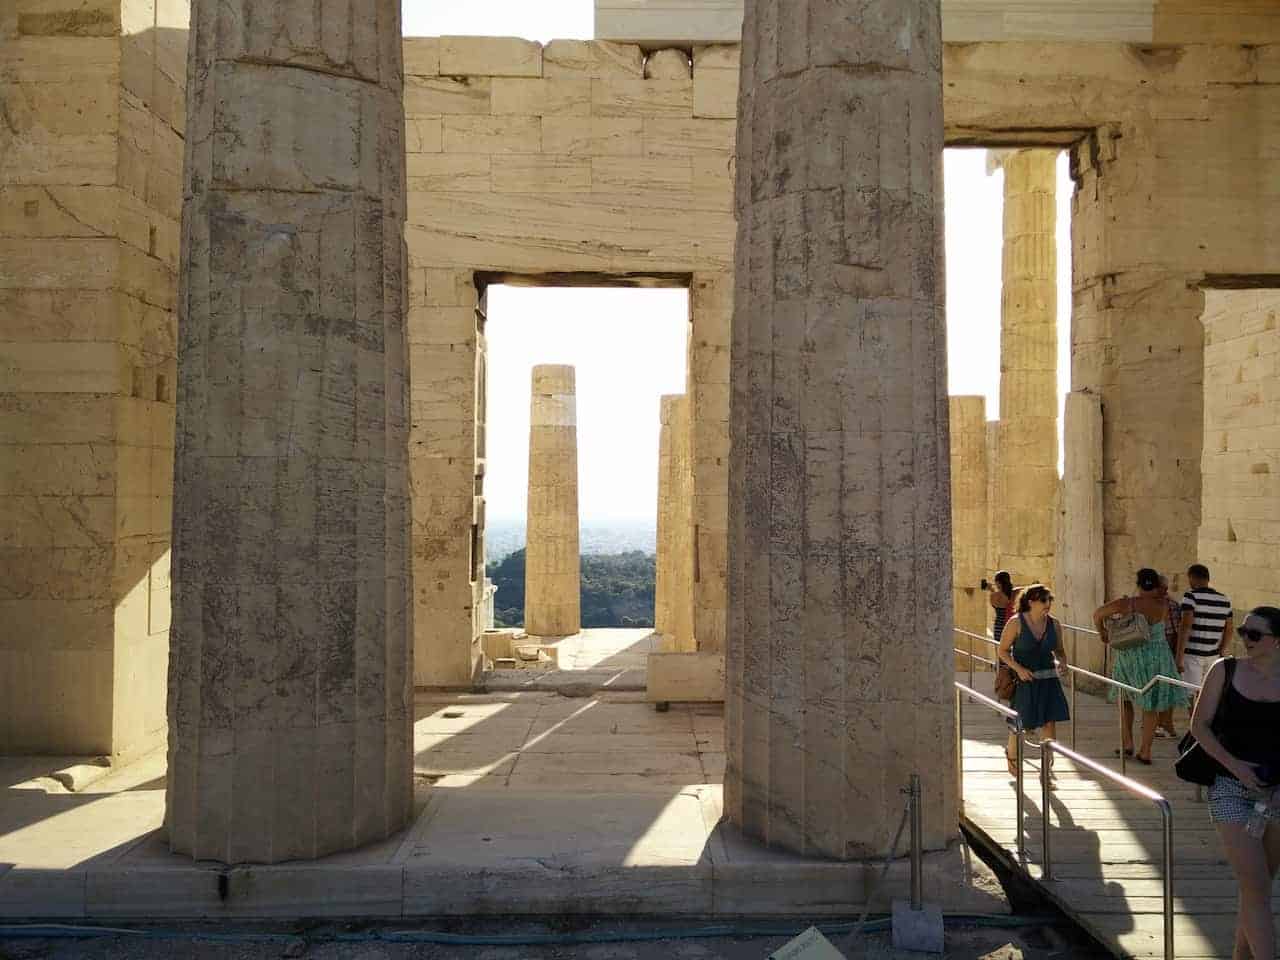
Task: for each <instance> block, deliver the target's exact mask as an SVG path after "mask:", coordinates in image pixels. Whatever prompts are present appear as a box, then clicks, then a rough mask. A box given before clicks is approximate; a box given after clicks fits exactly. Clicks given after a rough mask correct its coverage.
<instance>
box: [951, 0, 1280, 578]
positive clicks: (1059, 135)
mask: <svg viewBox="0 0 1280 960" xmlns="http://www.w3.org/2000/svg"><path fill="white" fill-rule="evenodd" d="M1254 9H1260V8H1254ZM1277 12H1280V11H1277ZM1188 16H1190V14H1188ZM1241 16H1245V14H1243V13H1242V14H1241ZM1258 16H1259V17H1261V16H1262V13H1261V12H1259V13H1258ZM1268 16H1269V17H1271V18H1272V19H1274V16H1275V14H1268ZM1224 19H1225V20H1226V21H1227V22H1226V23H1224V24H1220V25H1218V26H1216V27H1215V28H1214V29H1213V30H1211V31H1209V32H1207V33H1205V34H1204V36H1205V37H1214V36H1221V35H1223V34H1224V33H1229V32H1230V30H1231V27H1232V21H1231V19H1230V18H1229V17H1225V18H1224ZM1246 19H1247V18H1246ZM1249 22H1253V21H1249ZM1268 22H1271V21H1270V20H1268ZM1265 36H1266V35H1265V33H1262V34H1260V35H1259V37H1260V39H1263V40H1265ZM944 58H945V64H944V74H945V76H946V80H947V104H946V106H947V124H948V130H949V138H950V140H951V141H953V142H1005V143H1009V142H1017V141H1021V142H1038V143H1052V142H1070V141H1071V140H1075V139H1077V138H1082V139H1080V140H1079V142H1078V145H1077V146H1076V147H1075V148H1074V149H1073V150H1072V171H1073V176H1074V177H1075V179H1076V181H1077V184H1078V186H1077V191H1076V195H1075V198H1074V202H1073V218H1074V222H1073V263H1072V276H1073V289H1074V292H1073V300H1074V311H1073V314H1074V315H1073V319H1072V381H1071V383H1072V388H1073V389H1077V390H1080V389H1087V390H1089V391H1091V392H1092V393H1094V394H1095V395H1096V396H1097V397H1098V398H1099V399H1100V401H1101V403H1102V405H1103V409H1104V430H1103V509H1104V524H1105V546H1106V551H1105V560H1104V561H1100V562H1105V565H1106V588H1107V592H1108V593H1109V594H1112V595H1115V594H1118V593H1120V592H1121V591H1123V590H1125V589H1128V588H1129V586H1130V585H1131V582H1132V578H1133V573H1134V571H1135V570H1136V569H1137V568H1138V567H1140V566H1153V567H1157V568H1160V569H1172V570H1176V569H1179V568H1181V569H1185V568H1186V565H1187V563H1188V562H1190V558H1191V557H1192V556H1194V554H1195V553H1196V550H1197V530H1198V528H1199V525H1200V517H1199V514H1200V496H1201V491H1200V471H1199V469H1198V468H1197V465H1198V464H1199V463H1200V458H1201V442H1200V431H1199V430H1198V429H1195V428H1194V427H1191V428H1187V426H1186V425H1188V424H1198V423H1201V422H1202V418H1203V403H1202V368H1203V351H1202V338H1203V333H1202V327H1201V323H1200V315H1201V313H1202V310H1203V297H1202V295H1201V294H1200V292H1199V290H1198V286H1199V285H1200V284H1201V283H1203V282H1205V280H1206V278H1208V279H1209V280H1210V281H1212V278H1213V275H1227V276H1241V275H1246V276H1247V275H1256V274H1268V273H1272V272H1274V270H1275V264H1276V263H1277V262H1280V218H1278V217H1277V216H1276V214H1277V202H1278V201H1277V200H1276V198H1275V192H1274V190H1273V189H1272V187H1271V182H1272V181H1273V179H1274V176H1275V161H1274V160H1272V159H1271V151H1270V148H1269V147H1267V146H1265V145H1266V144H1268V143H1270V142H1273V141H1274V140H1275V139H1276V138H1277V137H1278V136H1280V45H1276V44H1274V43H1273V44H1267V43H1265V42H1263V43H1261V44H1260V45H1257V46H1248V47H1246V46H1241V45H1238V44H1225V43H1224V44H1221V45H1209V44H1207V43H1204V44H1197V43H1188V44H1186V45H1184V46H1169V47H1141V48H1139V47H1129V46H1125V45H1120V44H1067V43H1060V44H1048V43H1046V44H972V45H968V46H964V45H959V46H949V47H947V48H946V50H945V51H944ZM1072 456H1073V453H1072V450H1071V449H1070V448H1068V451H1067V457H1068V461H1070V458H1071V457H1072Z"/></svg>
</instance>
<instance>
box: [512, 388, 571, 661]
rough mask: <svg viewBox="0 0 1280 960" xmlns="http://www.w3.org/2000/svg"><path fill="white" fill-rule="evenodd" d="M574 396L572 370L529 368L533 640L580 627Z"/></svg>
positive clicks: (528, 611) (527, 617)
mask: <svg viewBox="0 0 1280 960" xmlns="http://www.w3.org/2000/svg"><path fill="white" fill-rule="evenodd" d="M575 393H576V391H575V387H574V375H573V367H569V366H557V365H545V366H540V367H534V368H533V400H532V403H531V405H530V412H529V518H528V524H527V526H526V537H527V546H526V548H525V568H524V628H525V630H526V631H527V632H528V633H530V634H532V635H533V636H535V637H566V636H569V635H571V634H574V633H577V632H578V631H579V630H580V629H581V628H582V616H581V612H580V609H579V603H580V598H581V593H580V591H581V564H580V558H579V553H578V406H577V400H576V397H575Z"/></svg>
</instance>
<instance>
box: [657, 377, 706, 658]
mask: <svg viewBox="0 0 1280 960" xmlns="http://www.w3.org/2000/svg"><path fill="white" fill-rule="evenodd" d="M661 411H662V412H661V416H662V432H661V434H660V436H659V452H658V537H657V552H658V555H657V563H656V565H655V566H656V575H655V582H654V621H653V623H654V629H655V630H656V631H657V632H658V633H659V634H661V635H662V649H663V651H665V652H669V653H692V652H694V650H695V649H696V645H695V643H694V636H693V457H692V449H691V439H692V438H691V436H690V432H689V398H688V397H687V396H685V395H684V394H683V393H681V394H673V395H670V396H665V397H663V398H662V408H661Z"/></svg>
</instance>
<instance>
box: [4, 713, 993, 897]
mask: <svg viewBox="0 0 1280 960" xmlns="http://www.w3.org/2000/svg"><path fill="white" fill-rule="evenodd" d="M722 727H723V719H722V716H721V710H720V708H719V707H716V706H690V705H683V706H682V705H678V704H676V705H672V707H671V709H670V711H669V712H666V713H657V712H656V711H654V709H653V707H652V706H651V705H649V704H647V703H645V702H643V694H642V693H614V692H601V693H597V694H595V695H592V696H588V697H578V698H569V697H563V696H560V695H559V694H556V693H550V692H510V693H490V694H451V693H440V694H426V695H424V694H420V695H419V696H418V699H417V709H416V723H415V758H416V759H415V769H416V777H415V780H416V785H417V811H416V814H415V819H414V823H413V826H412V827H411V828H410V829H409V830H407V831H405V832H404V833H402V834H400V835H398V836H396V837H393V838H391V839H390V840H388V841H386V842H383V843H379V844H374V845H372V846H369V847H366V848H363V849H361V850H359V851H354V852H351V853H344V854H339V855H335V856H331V857H326V858H323V859H321V860H318V861H314V862H306V863H302V862H295V863H287V864H280V865H275V866H269V867H267V866H238V867H232V868H224V867H221V866H220V865H218V864H214V863H194V862H192V861H191V860H189V859H187V858H184V857H181V856H176V855H173V854H170V853H169V852H168V850H167V847H166V845H165V843H164V841H163V839H162V838H161V837H160V835H159V834H158V832H157V828H158V827H159V825H160V823H161V820H162V815H163V807H164V792H163V787H164V775H165V772H164V767H163V763H164V760H163V755H162V754H159V753H157V754H153V755H151V756H149V757H147V758H146V759H145V760H143V761H140V762H138V763H135V764H133V765H131V766H128V767H125V768H124V769H122V770H117V771H113V772H111V773H110V774H109V775H108V776H106V777H104V778H102V779H101V780H98V781H97V782H94V783H91V784H90V785H89V786H87V787H86V788H85V789H83V790H82V791H81V792H78V793H72V792H70V791H68V790H67V789H66V788H65V787H63V786H62V785H61V784H59V783H58V782H57V781H54V780H52V779H49V778H47V777H43V776H41V773H42V771H46V770H51V769H53V768H54V766H55V765H57V766H61V765H63V762H64V761H50V760H45V761H41V760H39V759H38V758H26V759H21V760H16V759H7V760H2V761H0V773H3V774H4V776H3V780H2V781H0V916H3V917H11V918H12V917H19V918H27V917H69V918H83V917H90V918H95V919H100V920H111V921H116V920H122V919H138V918H150V919H164V918H201V917H241V918H262V917H284V918H296V917H304V916H307V917H313V916H341V917H356V916H366V917H379V918H398V917H404V916H472V917H474V916H480V915H506V916H510V915H520V914H523V915H531V916H532V915H597V916H599V915H609V916H624V915H625V916H638V915H650V916H666V917H709V916H727V915H755V916H794V915H827V916H831V915H836V916H848V915H850V914H853V915H857V914H858V913H859V912H860V911H861V909H862V906H863V904H864V903H865V902H866V899H867V895H868V893H869V892H870V891H871V890H873V888H874V886H875V881H876V878H877V877H878V875H879V869H878V867H879V865H878V864H863V863H853V864H844V863H837V862H833V861H822V860H805V859H801V858H799V857H796V856H792V855H790V854H782V853H776V852H773V851H769V850H766V849H765V848H763V847H762V846H760V845H758V844H756V843H755V842H752V841H748V840H745V839H744V838H743V837H742V836H741V835H740V834H738V833H737V832H736V831H734V830H732V829H730V828H729V827H728V825H727V824H724V823H721V813H722V807H721V803H722V801H721V787H720V781H721V773H722V769H723V763H724V746H723V730H722ZM942 755H949V751H947V750H946V749H945V748H942ZM242 789H252V787H251V786H245V787H242ZM906 887H907V866H906V864H905V862H903V861H897V862H895V863H894V865H893V867H892V869H891V871H890V874H889V879H888V881H887V884H886V886H885V887H884V888H883V890H882V891H881V894H880V896H878V897H877V898H876V900H875V901H874V904H873V906H874V908H875V909H876V910H878V911H879V910H885V909H887V907H888V903H889V897H891V896H902V895H903V894H904V893H905V890H906ZM926 896H927V897H928V898H930V899H932V900H934V901H936V902H939V903H942V904H943V905H944V906H946V907H947V908H949V909H950V910H952V911H958V912H965V913H974V912H979V913H993V912H996V913H1004V912H1007V910H1008V905H1007V902H1006V901H1005V899H1004V897H1003V894H1002V893H1001V891H1000V889H999V886H998V884H997V883H996V881H995V880H994V878H993V877H992V875H991V874H990V873H989V872H988V871H987V870H986V868H985V867H984V866H983V865H982V864H981V863H980V862H979V861H977V860H976V858H974V857H972V856H970V855H969V853H968V851H967V850H965V849H964V848H962V847H954V848H952V849H951V850H950V851H947V852H945V853H939V854H932V855H930V857H929V859H928V870H927V881H926Z"/></svg>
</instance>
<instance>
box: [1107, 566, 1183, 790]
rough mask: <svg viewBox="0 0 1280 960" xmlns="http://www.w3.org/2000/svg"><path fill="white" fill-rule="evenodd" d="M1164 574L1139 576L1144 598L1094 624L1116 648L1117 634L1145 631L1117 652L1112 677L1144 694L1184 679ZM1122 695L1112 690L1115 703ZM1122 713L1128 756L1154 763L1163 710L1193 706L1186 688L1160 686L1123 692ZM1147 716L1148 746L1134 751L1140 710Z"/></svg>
mask: <svg viewBox="0 0 1280 960" xmlns="http://www.w3.org/2000/svg"><path fill="white" fill-rule="evenodd" d="M1159 591H1160V574H1158V573H1156V571H1154V570H1152V569H1151V568H1149V567H1143V568H1142V569H1141V570H1139V571H1138V593H1137V594H1136V595H1135V596H1131V597H1121V598H1120V599H1118V600H1112V601H1111V602H1110V603H1106V604H1103V605H1102V606H1100V607H1099V608H1098V609H1097V610H1095V611H1093V623H1094V626H1096V627H1097V628H1098V635H1099V636H1100V637H1101V638H1102V642H1103V643H1110V642H1111V641H1112V639H1113V631H1115V633H1116V634H1117V635H1121V636H1120V637H1117V639H1120V638H1125V639H1127V638H1128V636H1130V635H1132V634H1136V633H1138V632H1141V634H1142V637H1143V638H1142V639H1139V640H1138V641H1137V642H1135V643H1134V644H1133V645H1132V646H1130V645H1127V644H1126V646H1125V647H1124V648H1123V649H1121V648H1119V647H1117V648H1116V649H1114V650H1113V654H1114V656H1113V658H1112V660H1113V663H1112V668H1111V675H1112V677H1114V678H1115V679H1116V680H1119V681H1120V682H1121V683H1124V684H1127V685H1128V686H1131V687H1137V688H1139V689H1143V688H1145V687H1146V686H1147V684H1149V683H1151V681H1152V680H1153V679H1154V678H1155V677H1157V676H1165V677H1170V678H1173V679H1177V678H1178V668H1177V666H1176V664H1175V663H1174V659H1173V653H1172V652H1170V650H1169V644H1168V642H1167V641H1166V640H1165V638H1164V629H1165V627H1164V625H1165V620H1166V618H1167V617H1168V615H1169V611H1168V606H1167V605H1166V604H1165V602H1164V601H1163V600H1162V599H1160V596H1159ZM1118 692H1119V691H1118V690H1117V689H1116V688H1115V687H1112V688H1111V696H1110V698H1111V699H1112V700H1114V699H1115V698H1116V695H1117V693H1118ZM1122 696H1123V700H1122V705H1121V712H1122V714H1123V724H1122V727H1121V732H1122V736H1123V741H1122V743H1121V746H1120V749H1121V750H1123V751H1124V753H1125V755H1126V756H1130V757H1133V758H1134V759H1135V760H1137V761H1138V762H1139V763H1145V764H1147V765H1148V766H1149V765H1150V764H1151V741H1152V740H1154V739H1155V735H1156V719H1157V718H1158V717H1159V715H1160V713H1161V711H1163V710H1171V709H1173V708H1174V707H1177V706H1182V705H1184V704H1185V703H1186V702H1187V696H1186V694H1185V693H1184V691H1183V689H1182V688H1181V687H1179V686H1175V685H1174V684H1171V683H1155V684H1152V685H1151V689H1150V690H1147V692H1146V693H1142V694H1135V693H1129V692H1128V691H1125V692H1124V693H1123V695H1122ZM1135 704H1136V705H1137V707H1138V709H1140V710H1141V711H1142V744H1141V746H1140V747H1138V749H1137V750H1136V751H1135V750H1134V746H1133V712H1134V705H1135ZM1117 753H1119V751H1117Z"/></svg>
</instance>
